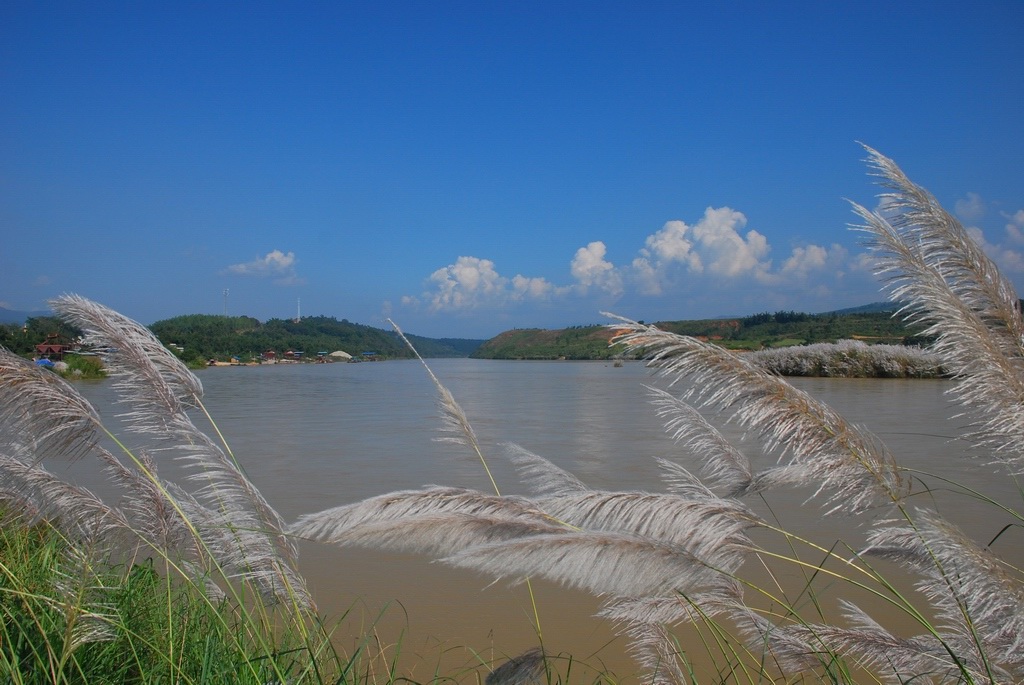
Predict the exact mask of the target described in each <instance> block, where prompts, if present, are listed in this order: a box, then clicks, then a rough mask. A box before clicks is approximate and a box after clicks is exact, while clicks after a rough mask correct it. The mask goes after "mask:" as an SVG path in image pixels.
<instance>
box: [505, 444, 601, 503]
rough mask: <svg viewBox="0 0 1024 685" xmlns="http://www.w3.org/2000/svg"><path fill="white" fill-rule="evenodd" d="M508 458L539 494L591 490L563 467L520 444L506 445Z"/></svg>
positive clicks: (526, 482)
mask: <svg viewBox="0 0 1024 685" xmlns="http://www.w3.org/2000/svg"><path fill="white" fill-rule="evenodd" d="M506 450H507V453H508V459H509V461H511V462H512V465H513V466H515V467H516V470H517V471H518V472H519V477H520V478H521V479H522V481H523V483H524V484H525V485H526V486H527V487H529V488H530V490H531V491H532V492H533V493H534V494H537V495H550V496H555V495H560V494H572V493H579V492H584V491H586V490H589V489H590V488H588V487H587V486H586V484H585V483H583V481H581V480H580V479H579V478H577V477H576V476H574V475H572V474H571V473H569V472H568V471H566V470H565V469H561V468H559V467H557V466H555V465H554V464H552V463H551V462H550V461H548V460H547V459H545V458H544V457H542V456H540V455H537V454H534V453H533V452H530V451H529V450H527V449H525V448H524V447H522V446H520V445H514V444H509V445H507V446H506Z"/></svg>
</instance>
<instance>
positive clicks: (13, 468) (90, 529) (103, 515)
mask: <svg viewBox="0 0 1024 685" xmlns="http://www.w3.org/2000/svg"><path fill="white" fill-rule="evenodd" d="M0 490H2V491H3V493H4V495H3V496H2V497H0V502H2V503H3V504H4V505H5V506H6V507H9V508H10V509H11V511H12V512H24V513H25V514H28V513H31V517H24V518H23V522H24V524H26V525H31V524H33V523H38V522H40V521H44V520H45V521H51V522H52V523H53V525H54V526H55V527H57V528H58V529H59V530H61V531H62V532H63V533H64V534H65V535H66V536H67V537H69V538H70V539H72V540H75V541H78V542H88V543H89V544H91V545H100V546H103V547H104V548H105V549H108V550H110V549H116V548H118V547H119V546H121V545H125V544H132V543H133V542H134V541H135V539H136V538H135V535H134V529H133V527H132V524H131V522H130V521H129V520H128V519H127V518H126V516H125V514H124V512H123V511H121V510H120V509H118V508H117V507H113V506H110V505H108V504H106V503H105V502H104V501H103V500H102V499H100V498H99V497H97V496H96V495H95V494H94V493H93V492H91V491H90V490H88V489H86V488H83V487H81V486H78V485H74V484H72V483H68V482H66V481H64V480H62V479H61V478H58V477H57V476H55V475H54V474H52V473H50V472H49V471H47V470H46V469H44V468H43V467H42V466H40V465H39V464H35V465H33V464H31V463H26V461H25V460H22V459H18V458H16V457H12V456H9V455H6V454H2V453H0Z"/></svg>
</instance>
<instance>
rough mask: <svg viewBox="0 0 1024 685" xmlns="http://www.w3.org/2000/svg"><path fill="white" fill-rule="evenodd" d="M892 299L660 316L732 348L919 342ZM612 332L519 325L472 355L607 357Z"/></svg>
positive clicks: (916, 329)
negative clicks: (731, 314)
mask: <svg viewBox="0 0 1024 685" xmlns="http://www.w3.org/2000/svg"><path fill="white" fill-rule="evenodd" d="M898 307H899V305H898V304H894V303H891V302H875V303H872V304H867V305H863V306H861V307H854V308H851V309H844V310H841V311H835V312H825V313H822V314H804V313H801V312H793V311H788V312H787V311H779V312H774V313H772V312H762V313H760V314H753V315H750V316H742V317H735V318H730V319H694V320H682V321H657V322H655V325H656V326H657V327H658V328H660V329H662V330H665V331H669V332H672V333H678V334H679V335H688V336H694V337H699V338H703V339H705V340H708V341H713V342H715V343H716V344H719V345H722V346H723V347H727V348H730V349H737V350H757V349H762V348H764V347H782V346H790V345H804V344H810V343H815V342H835V341H836V340H843V339H855V340H857V339H859V340H865V341H870V342H886V343H901V342H902V343H904V344H921V343H926V342H927V341H926V340H924V339H922V338H920V334H921V326H920V325H916V326H915V325H910V326H908V325H907V324H906V323H904V322H903V321H902V320H900V319H898V318H896V317H894V316H893V312H894V311H895V310H896V309H897V308H898ZM611 335H612V333H611V331H610V330H609V329H608V328H604V327H602V326H577V327H574V328H566V329H560V330H558V329H556V330H543V329H516V330H512V331H506V332H504V333H501V334H500V335H498V336H496V337H494V338H492V339H490V340H488V341H487V342H485V343H484V344H483V345H481V346H480V347H479V348H477V350H476V351H475V352H473V353H472V354H471V355H470V356H471V357H474V358H478V359H607V358H609V357H610V356H614V354H615V353H616V352H617V351H616V350H614V349H609V347H608V341H609V338H610V337H611Z"/></svg>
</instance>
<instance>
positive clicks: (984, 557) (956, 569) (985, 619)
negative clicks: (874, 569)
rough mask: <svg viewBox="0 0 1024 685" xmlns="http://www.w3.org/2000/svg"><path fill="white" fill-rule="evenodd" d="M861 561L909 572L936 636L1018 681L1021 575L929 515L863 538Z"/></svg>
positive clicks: (1023, 660)
mask: <svg viewBox="0 0 1024 685" xmlns="http://www.w3.org/2000/svg"><path fill="white" fill-rule="evenodd" d="M869 543H870V546H869V547H868V548H867V549H866V550H865V551H864V552H863V553H864V554H866V555H872V556H878V557H884V558H887V559H891V560H894V561H896V562H898V563H901V564H903V565H904V566H905V567H907V568H908V569H910V570H912V571H915V572H916V573H917V574H918V575H919V578H920V580H919V581H918V584H917V585H918V588H919V589H920V590H921V591H922V592H923V593H924V594H925V595H926V596H927V597H928V598H929V600H930V601H931V603H932V605H933V606H934V607H935V608H936V609H937V610H938V615H939V618H940V619H941V621H940V623H939V624H938V626H937V630H938V633H939V635H940V636H941V637H942V639H943V640H944V641H946V642H949V643H951V644H955V645H956V646H957V648H956V653H957V654H958V655H961V656H963V655H965V654H973V655H974V659H973V662H974V663H975V665H976V667H980V665H981V664H984V663H985V662H986V661H988V662H990V663H993V664H997V665H998V666H999V667H1001V668H1005V669H1007V670H1008V671H1009V672H1011V673H1014V674H1016V677H1019V678H1024V585H1022V581H1024V573H1022V572H1021V570H1020V569H1016V568H1014V567H1012V566H1009V565H1007V564H1006V563H1005V562H1003V561H1002V560H1001V559H999V558H998V557H997V556H996V555H995V554H993V553H992V552H991V550H989V549H987V548H985V547H981V546H979V545H978V544H977V543H975V542H974V541H972V540H971V539H969V538H968V537H967V536H966V535H964V533H963V532H962V531H960V530H959V529H958V528H956V527H955V526H953V525H952V524H951V523H949V522H948V521H946V520H944V519H942V518H941V517H939V516H938V515H937V514H935V513H934V512H930V511H923V510H922V511H918V512H916V514H915V516H914V517H913V525H910V524H903V525H889V526H885V527H882V528H878V529H876V530H874V531H872V532H871V534H870V536H869Z"/></svg>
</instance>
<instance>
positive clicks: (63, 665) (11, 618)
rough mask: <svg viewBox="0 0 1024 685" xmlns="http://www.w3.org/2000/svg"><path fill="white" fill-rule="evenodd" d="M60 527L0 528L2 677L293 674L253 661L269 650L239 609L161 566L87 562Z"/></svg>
mask: <svg viewBox="0 0 1024 685" xmlns="http://www.w3.org/2000/svg"><path fill="white" fill-rule="evenodd" d="M80 552H81V550H76V549H75V548H74V547H72V546H70V545H69V544H68V541H67V540H65V539H64V538H62V537H61V536H60V535H59V533H58V532H57V531H56V530H55V529H54V528H52V527H50V526H48V525H45V524H37V525H35V526H26V525H19V524H17V523H14V522H11V523H9V524H8V525H6V526H4V527H3V529H0V559H2V560H3V569H2V575H0V612H2V614H0V615H2V619H3V623H2V626H0V673H3V674H5V676H6V677H7V678H8V680H7V682H13V683H35V682H54V683H90V684H92V683H154V682H167V683H171V682H178V683H204V682H223V683H228V682H231V683H259V684H262V683H266V682H268V681H269V680H271V679H273V678H274V677H275V675H276V674H277V673H281V672H283V673H287V672H289V671H290V670H291V666H290V664H288V663H287V661H288V659H287V658H284V657H275V660H276V661H277V663H274V664H272V663H270V662H269V661H266V660H263V659H257V661H256V662H254V663H250V660H251V659H252V658H253V657H254V656H256V657H257V658H258V655H259V654H260V650H259V645H258V644H256V643H254V642H253V641H252V640H251V639H250V638H248V637H247V636H246V628H245V626H244V625H242V624H240V623H239V621H238V616H237V614H235V613H234V612H233V611H232V609H231V606H230V603H228V602H226V601H224V600H221V601H219V602H211V601H210V598H209V597H207V596H205V595H204V594H201V593H200V592H199V589H198V588H197V586H195V585H192V584H189V583H181V582H176V583H171V582H168V578H167V577H165V576H162V575H161V574H159V573H158V572H157V571H156V570H155V568H154V563H153V560H151V559H150V560H146V561H143V562H141V563H136V564H132V565H117V564H113V563H110V562H109V561H108V562H103V561H102V560H101V561H99V562H96V563H92V562H89V560H87V559H84V558H82V557H81V556H79V553H80Z"/></svg>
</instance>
